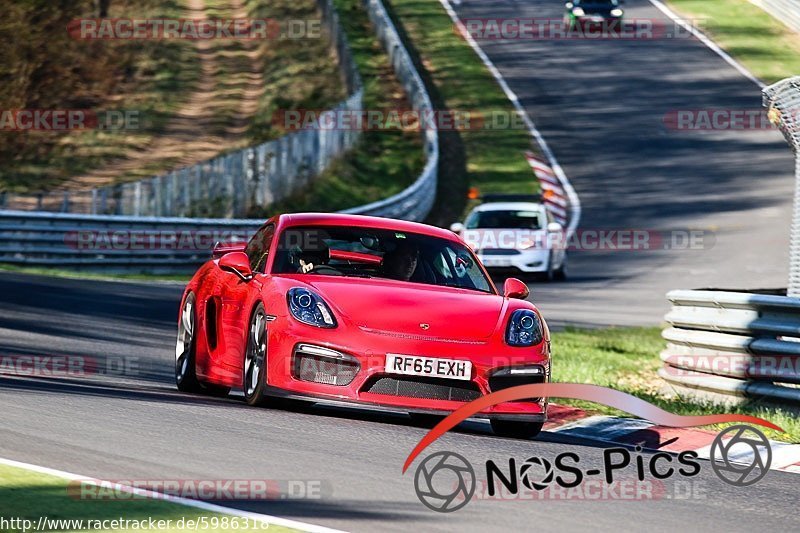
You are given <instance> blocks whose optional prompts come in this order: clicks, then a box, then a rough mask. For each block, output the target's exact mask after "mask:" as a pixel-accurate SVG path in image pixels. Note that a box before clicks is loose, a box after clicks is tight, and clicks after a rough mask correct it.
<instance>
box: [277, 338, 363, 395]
mask: <svg viewBox="0 0 800 533" xmlns="http://www.w3.org/2000/svg"><path fill="white" fill-rule="evenodd" d="M359 368H360V365H359V364H358V361H357V360H356V359H355V358H354V357H352V356H350V355H347V354H343V353H341V352H337V351H336V350H331V349H330V348H323V347H321V346H313V345H311V344H299V345H297V347H296V348H295V350H294V362H293V365H292V376H293V377H294V378H295V379H299V380H301V381H311V382H313V383H322V384H324V385H336V386H345V385H349V384H350V383H351V382H352V381H353V380H354V379H355V377H356V374H358V370H359Z"/></svg>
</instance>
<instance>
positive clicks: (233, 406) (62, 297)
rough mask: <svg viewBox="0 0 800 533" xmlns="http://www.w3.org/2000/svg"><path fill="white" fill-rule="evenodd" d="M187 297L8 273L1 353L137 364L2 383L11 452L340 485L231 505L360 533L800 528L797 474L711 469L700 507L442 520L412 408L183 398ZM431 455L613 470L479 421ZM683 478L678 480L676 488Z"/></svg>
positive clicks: (547, 441) (480, 513) (172, 472)
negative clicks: (563, 458)
mask: <svg viewBox="0 0 800 533" xmlns="http://www.w3.org/2000/svg"><path fill="white" fill-rule="evenodd" d="M179 293H180V287H178V286H175V285H154V284H150V285H143V284H129V283H111V282H95V281H91V282H90V281H79V280H63V279H62V280H54V279H48V278H38V277H28V276H20V275H10V274H2V275H0V294H2V295H3V297H2V298H3V313H2V316H0V353H2V354H28V355H35V354H51V355H82V356H86V357H90V358H93V359H95V360H96V361H98V363H99V367H100V368H107V363H106V361H112V362H118V361H119V358H121V357H122V358H126V360H127V361H132V362H134V363H135V365H136V368H132V370H133V371H132V372H130V373H129V374H127V375H118V376H100V377H87V378H82V377H76V378H72V379H55V378H49V379H48V378H37V379H34V378H18V377H0V413H2V417H0V435H2V438H0V457H6V458H11V459H15V460H19V461H25V462H31V463H35V464H41V465H46V466H49V467H51V468H57V469H61V470H66V471H69V472H74V473H79V474H85V475H88V476H93V477H98V478H103V479H149V480H157V479H169V480H172V479H190V480H191V479H195V480H196V479H201V480H207V479H300V480H320V481H322V482H323V483H324V486H326V487H329V488H330V491H327V490H326V491H324V494H325V497H323V498H321V499H317V500H294V501H278V502H274V503H263V502H262V503H246V502H245V503H243V502H238V503H236V502H226V505H231V504H232V505H233V506H238V507H242V508H246V509H250V510H256V511H260V512H264V513H268V514H273V515H279V516H282V517H286V518H292V519H296V520H301V521H306V522H310V523H315V524H322V525H327V526H332V527H336V528H341V529H347V530H353V531H408V530H409V528H415V529H417V530H420V531H486V530H498V531H530V530H531V528H532V527H535V528H536V529H538V530H543V531H586V530H587V529H592V530H617V529H619V528H620V527H622V528H624V527H625V526H628V527H635V526H634V524H635V525H638V526H639V527H643V526H644V525H645V524H646V527H647V529H648V530H650V531H675V530H678V531H680V530H685V531H700V530H706V529H711V528H714V529H716V530H723V531H724V530H742V529H747V530H755V529H767V530H769V529H773V528H774V529H775V530H778V531H780V530H785V529H789V528H787V527H786V526H787V525H788V524H789V523H790V522H791V521H794V523H795V524H797V521H796V518H793V517H794V516H795V512H796V503H797V502H796V494H795V488H796V486H797V477H795V475H793V474H787V473H783V472H770V473H769V474H768V475H767V477H766V478H764V479H763V480H762V481H761V482H759V483H758V485H756V486H755V487H751V488H749V489H747V488H744V489H742V488H739V489H737V488H733V487H730V486H728V485H725V484H723V483H722V482H721V481H719V480H718V479H717V478H716V476H715V475H714V474H713V473H712V472H711V470H710V468H709V466H708V463H704V466H703V469H702V471H701V474H700V476H699V478H695V479H699V481H698V485H697V489H696V490H699V491H701V493H702V494H704V497H703V498H702V499H688V500H677V499H674V500H673V499H671V500H662V501H623V502H619V501H618V502H596V501H595V502H586V501H566V502H565V501H550V502H548V501H543V502H539V501H516V502H502V503H501V502H498V501H477V502H472V503H470V504H469V505H467V506H466V507H465V508H464V509H461V510H459V511H457V512H455V513H452V514H448V515H442V514H438V513H434V512H433V511H429V510H427V509H426V508H425V507H423V506H422V504H421V503H419V501H418V500H417V498H416V496H415V493H414V489H413V474H414V470H415V468H416V464H415V465H413V466H412V468H411V470H410V471H409V473H407V474H406V475H405V476H402V475H401V474H400V471H401V466H402V464H403V462H404V460H405V458H406V456H407V455H408V453H409V452H410V451H411V449H412V448H413V447H414V445H415V444H416V443H417V442H418V441H419V439H420V438H422V436H423V435H424V434H425V430H424V429H422V428H418V427H414V426H412V425H411V424H410V423H409V421H408V419H407V418H406V417H405V416H404V415H387V414H374V413H368V412H361V411H358V412H354V411H343V410H333V409H329V408H328V409H320V408H317V409H315V410H314V411H312V412H310V413H304V412H299V411H286V410H277V409H255V408H250V407H247V406H246V405H245V404H244V402H243V401H241V400H240V399H236V398H229V399H209V398H202V397H196V396H191V395H184V394H179V393H178V392H176V391H175V388H174V385H173V384H172V374H171V372H172V361H173V358H174V351H173V348H172V343H173V335H174V325H173V321H174V319H175V317H176V315H177V303H176V302H177V299H178V297H179ZM43 295H47V296H46V297H43ZM431 450H450V451H455V452H457V453H460V454H462V455H464V456H465V457H466V458H467V459H469V460H470V461H471V462H472V463H473V465H475V466H476V469H477V470H478V478H479V479H484V478H485V474H484V473H481V469H482V465H483V464H484V462H485V461H486V460H488V459H493V460H494V461H496V462H497V463H498V464H507V462H508V459H509V458H510V457H514V458H516V460H517V461H519V462H522V461H524V460H525V459H527V458H528V457H531V456H534V455H537V456H541V457H544V458H546V459H548V460H551V461H552V460H553V459H554V458H555V456H556V455H557V454H559V453H562V452H565V451H572V452H575V453H577V454H578V455H579V456H580V458H581V464H585V465H586V467H585V468H599V467H601V465H602V460H601V453H602V450H601V449H600V448H599V447H597V446H596V445H593V444H591V443H582V442H581V441H577V440H574V439H570V438H569V437H566V436H561V435H557V434H549V435H548V434H544V435H543V437H541V439H540V440H538V441H535V442H534V441H522V440H512V439H503V438H497V437H494V436H492V435H491V434H490V433H489V432H488V430H487V428H486V427H485V426H484V425H482V424H477V423H473V424H470V425H468V426H467V427H466V428H465V429H464V431H462V432H459V433H451V434H448V435H446V436H445V437H443V438H442V439H441V440H440V441H439V442H437V443H435V444H434V445H433V447H432V449H431ZM423 456H427V452H426V453H425V454H423ZM418 461H419V460H418ZM626 472H627V474H626V475H627V476H629V478H630V477H632V476H634V475H635V474H634V471H633V470H627V471H626ZM675 479H679V480H680V479H682V478H675ZM685 481H686V480H685V479H682V480H681V481H674V480H667V481H666V482H665V485H666V490H667V492H668V493H669V494H672V491H673V490H674V489H673V487H675V486H676V485H679V484H681V483H683V484H685ZM683 493H685V488H684V492H683ZM695 493H696V491H695ZM131 518H132V517H131Z"/></svg>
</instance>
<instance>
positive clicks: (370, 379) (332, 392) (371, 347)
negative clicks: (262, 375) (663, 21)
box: [267, 317, 550, 421]
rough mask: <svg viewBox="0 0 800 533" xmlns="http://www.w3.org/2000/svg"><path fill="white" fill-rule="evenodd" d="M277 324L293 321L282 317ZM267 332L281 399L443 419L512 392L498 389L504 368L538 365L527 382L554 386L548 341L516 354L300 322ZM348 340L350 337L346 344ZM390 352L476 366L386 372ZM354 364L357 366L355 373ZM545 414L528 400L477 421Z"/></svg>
mask: <svg viewBox="0 0 800 533" xmlns="http://www.w3.org/2000/svg"><path fill="white" fill-rule="evenodd" d="M277 320H283V321H292V320H293V319H291V318H290V317H281V318H278V319H277ZM273 326H275V324H274V323H273ZM270 329H271V331H273V332H276V333H271V334H270V337H269V341H268V363H267V385H268V386H269V390H270V391H271V392H272V393H273V394H274V395H277V396H285V397H290V398H291V397H295V398H302V399H311V400H314V401H323V402H326V403H331V402H333V403H345V404H352V403H357V404H362V405H369V406H379V407H384V408H390V409H397V410H402V411H407V412H423V413H437V414H443V415H446V414H448V413H450V412H452V411H454V410H456V409H458V408H459V407H461V406H463V405H464V404H465V403H467V402H469V401H472V400H473V399H476V398H479V397H481V396H483V395H486V394H489V393H491V392H495V391H496V390H501V389H503V388H508V386H511V384H510V382H505V385H501V383H503V381H502V379H501V378H497V377H496V376H494V374H495V372H497V371H498V370H500V369H503V368H509V367H515V368H518V367H521V366H525V367H532V366H538V367H539V368H541V374H540V375H536V376H533V375H532V376H530V380H529V382H530V383H536V382H545V381H549V380H550V356H549V347H548V346H547V344H548V343H547V342H546V341H545V342H542V343H541V344H540V345H538V346H534V347H532V348H515V347H510V346H507V345H506V344H505V343H503V342H502V341H501V342H497V341H496V340H494V339H487V340H486V341H463V340H457V339H433V338H426V337H424V336H422V335H401V334H395V333H389V332H377V331H373V330H369V329H367V328H364V327H359V328H357V331H351V329H352V328H348V331H347V333H346V334H344V333H343V332H341V331H337V329H332V330H321V329H318V328H313V327H311V326H305V325H302V324H292V327H290V328H286V329H283V328H280V327H272V328H270ZM278 332H279V333H278ZM343 337H347V341H344V340H343ZM300 346H312V347H320V348H323V350H329V351H332V352H333V353H336V354H340V355H341V357H339V358H338V361H337V360H335V359H336V357H335V356H331V357H329V358H324V357H323V358H319V359H322V361H321V362H313V361H312V362H308V361H307V360H306V357H305V355H304V352H302V350H301V352H302V353H300V354H298V347H300ZM388 353H391V354H402V355H412V356H419V357H436V358H442V359H456V360H467V361H470V362H471V363H472V369H471V375H470V379H469V380H454V379H446V378H433V377H418V376H411V375H404V374H397V373H392V372H387V370H386V368H385V367H386V356H387V354H388ZM315 364H316V365H318V366H315ZM354 364H355V365H357V369H355V371H353V366H352V365H354ZM333 367H337V368H339V369H341V368H345V370H346V371H344V372H342V371H340V370H335V371H334V370H331V369H332V368H333ZM335 375H343V376H344V378H343V379H341V380H340V381H338V382H337V379H336V378H332V377H331V376H335ZM514 384H520V383H519V382H517V383H514ZM493 389H494V390H493ZM546 410H547V400H546V399H523V400H520V401H515V402H506V403H502V404H498V405H495V406H492V407H489V408H487V409H485V410H484V411H481V412H480V413H479V414H478V415H476V417H478V418H481V417H483V418H487V417H488V418H507V419H520V420H530V421H540V420H542V421H543V420H544V419H545V417H546Z"/></svg>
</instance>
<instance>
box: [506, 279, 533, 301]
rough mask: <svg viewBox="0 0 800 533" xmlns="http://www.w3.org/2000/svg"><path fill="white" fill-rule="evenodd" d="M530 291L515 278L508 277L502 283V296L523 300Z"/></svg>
mask: <svg viewBox="0 0 800 533" xmlns="http://www.w3.org/2000/svg"><path fill="white" fill-rule="evenodd" d="M530 293H531V291H530V290H528V286H527V285H525V284H524V283H522V282H521V281H520V280H518V279H517V278H508V279H507V280H506V282H505V283H504V284H503V296H505V297H506V298H516V299H518V300H524V299H525V298H527V297H528V295H529V294H530Z"/></svg>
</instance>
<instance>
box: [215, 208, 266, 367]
mask: <svg viewBox="0 0 800 533" xmlns="http://www.w3.org/2000/svg"><path fill="white" fill-rule="evenodd" d="M274 235H275V224H273V223H268V224H265V225H264V226H262V227H261V228H260V229H259V230H258V231H257V232H256V233H255V235H253V237H252V238H251V239H250V241H249V242H248V243H247V247H246V248H245V253H246V254H247V256H248V258H249V259H250V269H251V270H252V271H253V273H254V274H256V275H255V276H254V277H253V279H251V280H250V281H244V280H242V279H241V278H240V277H239V276H237V275H236V274H235V273H233V272H223V274H222V283H221V284H220V294H219V296H220V302H221V306H220V307H221V310H220V324H221V335H220V336H221V339H220V340H221V343H222V344H223V346H224V349H223V350H221V351H220V352H221V354H220V355H221V360H220V362H221V363H222V365H224V366H225V367H226V368H227V369H229V370H231V371H233V372H234V373H238V372H239V371H240V370H241V365H242V356H243V354H244V351H245V348H246V344H247V335H248V328H249V324H250V312H251V311H252V309H253V305H254V302H255V301H256V300H257V299H258V297H259V295H260V293H261V287H262V281H261V280H260V279H259V276H258V274H259V273H261V274H263V273H264V268H265V266H266V263H267V258H268V257H269V252H270V249H271V246H272V240H273V237H274ZM237 376H238V374H237Z"/></svg>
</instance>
